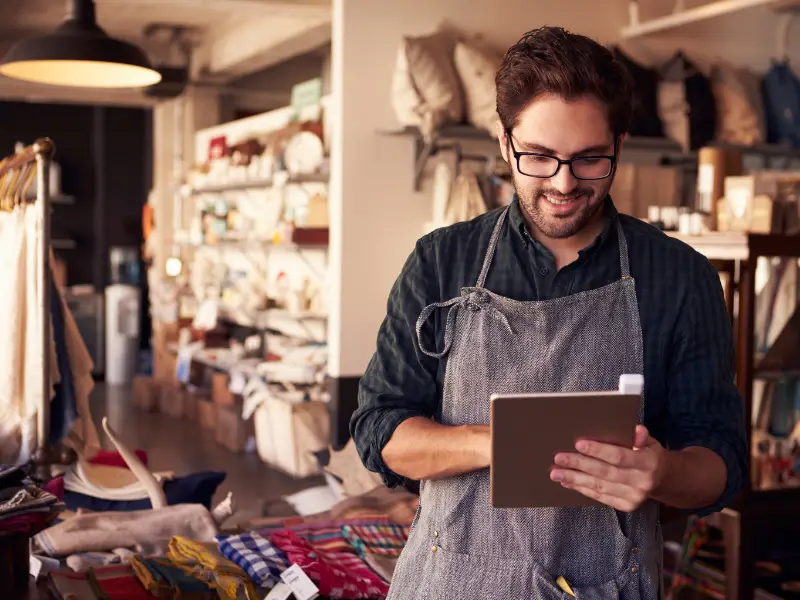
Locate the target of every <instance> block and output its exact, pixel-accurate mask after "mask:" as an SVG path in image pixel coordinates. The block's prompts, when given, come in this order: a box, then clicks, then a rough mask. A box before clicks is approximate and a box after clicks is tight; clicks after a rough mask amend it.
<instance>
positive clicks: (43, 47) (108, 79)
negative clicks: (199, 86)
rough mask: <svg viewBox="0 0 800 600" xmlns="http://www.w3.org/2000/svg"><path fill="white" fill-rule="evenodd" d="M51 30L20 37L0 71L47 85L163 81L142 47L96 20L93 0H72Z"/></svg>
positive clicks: (95, 85) (134, 84)
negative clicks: (63, 17)
mask: <svg viewBox="0 0 800 600" xmlns="http://www.w3.org/2000/svg"><path fill="white" fill-rule="evenodd" d="M71 6H72V10H71V11H70V14H69V15H68V16H67V19H66V20H65V21H64V22H63V23H62V24H61V26H60V27H59V28H58V29H56V30H55V31H54V32H53V33H50V34H47V35H43V36H41V37H35V38H30V39H26V40H22V41H21V42H19V43H17V44H16V45H15V46H13V47H12V48H11V50H9V52H8V53H7V54H6V55H5V56H4V57H3V60H2V61H0V74H2V75H5V76H7V77H12V78H14V79H21V80H24V81H30V82H35V83H45V84H51V85H61V86H73V87H90V88H137V87H146V86H150V85H153V84H156V83H158V82H159V81H161V74H160V73H159V72H158V71H156V70H155V69H154V68H153V66H152V65H151V63H150V60H149V59H148V58H147V55H146V54H145V53H144V52H143V51H142V50H141V49H140V48H137V47H136V46H134V45H133V44H129V43H127V42H123V41H121V40H117V39H114V38H112V37H110V36H109V35H108V34H107V33H106V32H105V31H103V30H102V29H101V28H100V27H99V26H98V25H97V22H96V20H95V10H94V2H93V1H92V0H74V2H72V4H71Z"/></svg>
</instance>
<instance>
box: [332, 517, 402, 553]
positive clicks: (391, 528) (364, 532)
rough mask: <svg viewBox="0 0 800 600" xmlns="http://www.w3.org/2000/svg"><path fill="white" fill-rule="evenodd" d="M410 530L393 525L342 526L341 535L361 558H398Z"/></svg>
mask: <svg viewBox="0 0 800 600" xmlns="http://www.w3.org/2000/svg"><path fill="white" fill-rule="evenodd" d="M410 530H411V528H410V527H408V526H406V525H395V524H394V523H383V524H372V525H343V526H342V529H341V531H342V535H343V536H344V538H345V539H346V540H347V541H348V542H349V543H350V544H351V545H352V546H353V548H355V549H356V552H358V554H359V555H360V556H361V557H362V558H363V557H366V555H367V554H377V555H379V556H389V557H395V558H396V557H398V556H400V553H401V552H402V551H403V547H405V545H406V541H407V540H408V534H409V532H410Z"/></svg>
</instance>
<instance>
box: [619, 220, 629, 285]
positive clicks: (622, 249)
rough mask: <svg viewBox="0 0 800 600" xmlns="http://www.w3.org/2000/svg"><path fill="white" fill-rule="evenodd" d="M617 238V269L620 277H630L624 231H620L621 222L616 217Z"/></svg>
mask: <svg viewBox="0 0 800 600" xmlns="http://www.w3.org/2000/svg"><path fill="white" fill-rule="evenodd" d="M617 238H618V242H619V271H620V275H621V276H622V279H630V278H631V265H630V261H629V260H628V242H627V240H625V233H624V232H623V231H622V223H621V222H620V220H619V218H617Z"/></svg>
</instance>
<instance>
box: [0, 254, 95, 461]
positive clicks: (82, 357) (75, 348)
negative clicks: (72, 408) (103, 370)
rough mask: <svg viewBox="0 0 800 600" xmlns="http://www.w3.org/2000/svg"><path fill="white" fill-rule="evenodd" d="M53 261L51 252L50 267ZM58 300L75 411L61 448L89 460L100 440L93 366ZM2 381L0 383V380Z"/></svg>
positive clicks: (76, 330) (69, 313) (72, 318)
mask: <svg viewBox="0 0 800 600" xmlns="http://www.w3.org/2000/svg"><path fill="white" fill-rule="evenodd" d="M54 260H55V258H54V257H53V253H52V252H51V253H50V264H51V265H52V264H53V261H54ZM59 299H60V301H61V311H62V313H63V316H64V341H65V342H66V350H67V354H68V355H69V367H70V369H69V370H70V375H71V378H72V389H73V392H74V394H75V405H76V409H77V412H78V418H77V420H76V421H75V422H74V423H73V424H72V427H71V429H70V431H69V433H68V434H67V437H66V438H65V439H64V440H63V441H64V445H65V446H67V447H69V448H72V449H73V450H74V451H75V452H76V453H77V454H78V456H80V457H82V458H84V459H87V460H88V459H91V458H92V457H93V456H95V455H96V454H97V452H98V451H99V450H100V438H99V437H98V435H97V428H96V427H95V425H94V419H92V411H91V407H90V404H89V397H90V396H91V393H92V390H93V389H94V377H93V376H92V372H93V371H94V363H93V362H92V357H91V355H90V354H89V350H88V349H87V348H86V344H85V343H84V341H83V336H82V335H81V332H80V331H79V330H78V324H77V323H75V318H74V317H73V316H72V312H71V311H70V310H69V307H68V306H67V301H66V300H65V299H64V296H63V294H61V293H60V292H59ZM0 381H1V380H0Z"/></svg>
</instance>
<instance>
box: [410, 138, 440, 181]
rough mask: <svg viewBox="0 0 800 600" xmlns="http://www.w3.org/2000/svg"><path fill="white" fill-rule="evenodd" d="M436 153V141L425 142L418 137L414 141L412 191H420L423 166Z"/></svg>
mask: <svg viewBox="0 0 800 600" xmlns="http://www.w3.org/2000/svg"><path fill="white" fill-rule="evenodd" d="M435 153H436V141H435V140H433V141H430V142H427V141H425V140H423V139H422V137H418V138H415V139H414V191H415V192H419V191H421V190H422V177H423V175H424V174H425V166H426V165H427V164H428V161H429V160H430V159H431V157H432V156H433V155H434V154H435Z"/></svg>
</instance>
